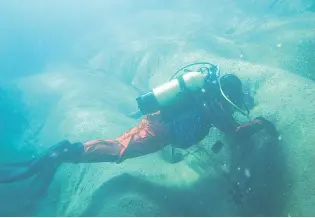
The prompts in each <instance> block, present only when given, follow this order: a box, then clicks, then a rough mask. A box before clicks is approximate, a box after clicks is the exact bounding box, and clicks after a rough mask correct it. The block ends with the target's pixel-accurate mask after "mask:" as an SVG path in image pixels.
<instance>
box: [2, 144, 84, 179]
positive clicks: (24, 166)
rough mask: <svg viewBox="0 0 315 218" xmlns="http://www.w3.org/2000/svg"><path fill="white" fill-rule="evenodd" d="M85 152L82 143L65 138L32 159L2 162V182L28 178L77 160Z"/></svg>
mask: <svg viewBox="0 0 315 218" xmlns="http://www.w3.org/2000/svg"><path fill="white" fill-rule="evenodd" d="M83 152H84V147H83V144H82V143H73V144H71V143H70V142H69V141H68V140H63V141H61V142H59V143H57V144H55V145H53V146H52V147H50V148H49V149H48V150H47V151H45V152H44V153H42V154H40V155H39V156H38V157H35V158H33V159H32V160H29V161H25V162H19V163H9V164H0V183H10V182H15V181H19V180H23V179H27V178H29V177H31V176H33V175H35V174H37V173H39V172H41V171H42V170H45V169H47V168H49V167H58V166H59V165H60V164H62V163H64V162H76V160H78V159H79V158H80V156H81V155H82V154H83Z"/></svg>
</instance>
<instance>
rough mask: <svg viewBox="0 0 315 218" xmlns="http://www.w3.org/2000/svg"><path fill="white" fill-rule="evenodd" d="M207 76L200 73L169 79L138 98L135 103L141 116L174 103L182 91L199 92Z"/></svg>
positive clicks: (190, 73)
mask: <svg viewBox="0 0 315 218" xmlns="http://www.w3.org/2000/svg"><path fill="white" fill-rule="evenodd" d="M206 78H207V74H204V73H202V72H195V71H194V72H189V73H186V74H183V75H182V76H180V77H178V78H175V79H171V80H170V81H169V82H167V83H164V84H162V85H160V86H158V87H156V88H154V89H153V90H152V91H150V92H148V93H146V94H144V95H141V96H139V97H138V98H137V99H136V101H137V103H138V107H139V109H140V111H141V112H142V114H143V115H146V114H151V113H155V112H157V111H159V110H160V109H161V108H163V107H165V106H169V105H171V104H172V103H173V102H174V101H176V99H177V96H178V94H180V93H181V92H183V91H184V90H189V91H197V90H201V89H202V88H203V87H204V85H205V82H206Z"/></svg>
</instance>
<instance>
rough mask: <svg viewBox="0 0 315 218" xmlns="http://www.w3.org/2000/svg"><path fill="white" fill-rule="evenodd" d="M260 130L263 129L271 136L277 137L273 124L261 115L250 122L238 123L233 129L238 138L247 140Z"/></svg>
mask: <svg viewBox="0 0 315 218" xmlns="http://www.w3.org/2000/svg"><path fill="white" fill-rule="evenodd" d="M261 130H265V131H266V132H267V133H268V134H269V135H270V136H272V137H275V138H278V137H279V133H278V131H277V129H276V127H275V125H274V124H273V123H272V122H271V121H269V120H267V119H265V118H264V117H262V116H259V117H256V118H255V119H254V120H252V121H250V122H246V123H243V124H241V125H239V126H238V127H237V128H236V130H235V136H236V138H237V139H238V140H247V139H249V138H250V137H252V136H253V135H255V134H256V133H258V132H259V131H261Z"/></svg>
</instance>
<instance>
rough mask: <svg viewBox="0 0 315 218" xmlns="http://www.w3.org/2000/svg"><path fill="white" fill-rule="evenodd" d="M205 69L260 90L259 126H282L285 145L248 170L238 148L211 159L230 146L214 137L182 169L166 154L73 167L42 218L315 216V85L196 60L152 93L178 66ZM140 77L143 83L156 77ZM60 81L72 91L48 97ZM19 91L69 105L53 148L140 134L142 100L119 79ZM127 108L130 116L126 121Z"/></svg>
mask: <svg viewBox="0 0 315 218" xmlns="http://www.w3.org/2000/svg"><path fill="white" fill-rule="evenodd" d="M200 59H201V60H211V61H212V62H214V63H216V64H220V66H221V67H222V70H223V72H235V73H236V74H237V75H239V76H240V77H242V78H243V79H245V80H249V81H250V82H252V83H254V84H256V96H255V97H256V99H257V106H256V107H255V109H254V111H253V116H258V115H261V114H262V115H264V116H266V117H267V118H269V119H271V120H272V121H274V122H275V123H276V125H277V127H278V128H279V130H280V132H281V135H282V140H281V141H280V144H279V145H278V146H277V147H272V146H268V145H267V146H266V149H265V148H264V149H262V148H258V150H256V152H254V153H251V154H249V155H248V157H247V159H246V161H242V160H243V159H240V158H239V151H237V150H235V149H229V148H228V147H225V148H224V150H223V151H222V152H221V153H220V154H217V155H215V154H211V153H209V152H207V151H209V150H208V149H209V146H211V145H212V144H213V142H214V141H215V139H216V138H218V137H219V138H220V137H221V136H220V134H219V133H218V132H217V131H216V130H213V131H212V135H210V136H209V137H208V138H207V139H206V140H205V141H204V142H202V143H201V144H200V145H199V149H196V151H194V149H193V151H191V152H193V153H194V155H188V156H187V155H186V157H185V159H184V160H183V161H181V162H179V163H177V164H170V163H168V162H166V161H165V160H164V159H163V158H162V157H161V156H160V155H161V153H157V154H152V155H148V156H146V157H141V158H137V159H134V160H128V161H126V162H125V163H122V164H120V165H116V164H110V163H101V164H78V165H71V164H65V165H63V166H62V167H61V168H60V170H59V171H58V173H57V174H56V176H55V178H54V180H53V182H52V184H51V186H50V188H49V189H48V193H47V195H46V196H45V197H43V200H40V199H41V198H38V199H39V200H40V202H41V204H40V207H39V208H38V212H37V215H51V216H80V215H85V216H124V215H134V216H142V215H143V216H155V215H165V216H173V215H194V216H202V215H206V216H222V215H225V216H233V215H235V214H238V215H288V214H290V215H301V216H309V215H312V214H314V213H315V211H314V209H313V207H312V205H313V204H314V201H315V199H314V197H313V196H315V195H314V194H315V193H313V192H314V190H313V189H312V187H313V186H312V184H314V181H315V178H314V174H312V173H311V172H314V170H315V169H314V163H313V161H314V147H313V142H314V140H315V139H314V136H313V135H312V134H311V132H312V126H313V125H314V111H313V110H312V108H314V106H315V102H314V97H313V96H314V94H315V86H314V84H313V83H312V82H311V81H308V80H306V79H303V78H301V77H298V76H295V75H293V74H290V73H288V72H285V71H282V70H279V69H275V68H269V67H266V66H261V65H253V64H250V63H246V62H234V61H231V60H228V59H222V58H218V57H216V56H211V55H207V54H206V53H204V52H202V51H196V52H195V53H186V54H185V55H172V56H169V59H168V60H169V61H170V62H164V64H161V65H160V66H161V67H157V68H156V69H155V70H154V72H153V75H154V76H153V77H151V80H150V81H149V84H150V86H154V85H156V84H158V83H161V82H162V81H165V79H166V78H167V77H168V76H169V74H170V72H172V71H173V68H174V66H181V65H183V64H184V63H188V62H193V61H196V60H200ZM168 63H171V64H168ZM68 72H69V69H68ZM74 72H78V71H74ZM91 73H92V74H91ZM138 73H139V74H140V75H142V74H146V73H147V71H145V70H143V71H140V72H138ZM52 78H59V80H58V81H64V82H63V83H62V82H59V83H56V85H55V86H54V87H48V86H47V85H46V84H54V82H52V81H54V80H53V79H52ZM61 78H62V79H61ZM103 78H104V80H103ZM105 81H106V82H105ZM257 81H259V83H257ZM109 82H110V83H109ZM19 84H20V87H21V88H22V89H23V90H24V91H25V92H29V95H35V96H36V95H37V94H36V92H35V91H34V92H33V93H30V92H31V91H30V90H31V89H30V88H29V87H30V86H32V87H40V88H41V90H43V91H44V92H47V93H48V92H58V93H60V95H61V98H60V99H59V100H58V102H57V103H56V104H55V106H54V110H53V111H52V112H51V113H50V115H49V117H48V118H47V122H46V125H45V127H44V128H43V130H42V132H41V134H40V141H41V142H42V144H43V145H44V147H47V146H49V145H50V144H52V143H54V142H56V141H58V140H60V139H62V138H65V137H66V138H69V139H70V140H72V141H82V140H83V141H84V140H88V139H91V138H113V137H116V136H118V135H119V134H120V133H121V132H123V131H125V130H126V129H128V128H130V127H131V126H132V125H134V124H136V122H135V121H133V120H130V119H128V118H126V117H124V113H125V112H126V111H129V109H133V108H134V107H135V103H134V98H135V97H136V96H137V93H135V92H134V90H133V88H131V87H130V86H128V85H126V84H124V83H121V82H119V80H118V79H117V78H115V77H110V76H108V75H103V74H93V72H92V71H90V72H82V71H81V72H80V74H77V73H73V72H69V73H67V72H63V73H60V72H59V73H58V72H51V73H47V74H43V75H41V76H39V77H36V76H35V77H30V78H25V79H24V80H22V81H21V82H20V83H19ZM57 84H59V85H57ZM86 84H93V85H86ZM289 84H290V85H289ZM117 89H118V90H119V92H117ZM121 105H123V107H124V108H126V110H123V111H120V110H119V108H122V107H121ZM297 145H299V146H297ZM44 147H43V148H44ZM43 148H42V149H43ZM202 148H205V151H206V153H204V151H203V150H202ZM232 148H233V147H232ZM200 149H201V150H200ZM165 152H167V151H165ZM178 152H179V151H178ZM205 154H207V155H205ZM196 156H197V157H198V158H197V159H196ZM209 156H210V158H209ZM200 161H201V162H200ZM238 168H240V170H238ZM245 169H246V170H249V171H250V172H251V177H250V178H248V177H246V176H244V175H245V174H244V170H245ZM95 175H97V176H95ZM33 182H34V184H36V183H41V180H40V178H37V179H35V180H34V181H33ZM238 182H240V183H241V184H242V185H241V188H239V189H235V187H234V185H233V184H235V183H238ZM25 188H27V184H25ZM248 189H250V190H252V191H253V192H248ZM231 190H232V195H231ZM34 192H35V191H34ZM238 192H241V193H243V194H242V195H243V198H242V199H239V198H238V197H237V196H238V195H237V194H238ZM235 193H236V194H235ZM251 193H255V194H251ZM306 195H307V196H309V197H308V198H306V197H305V196H306ZM32 196H38V193H32ZM210 196H211V197H210ZM235 196H236V197H235ZM270 196H272V198H271V197H270ZM233 199H234V200H233ZM271 199H274V201H272V200H271ZM238 200H241V201H242V202H243V207H241V208H239V209H237V207H236V202H237V201H238ZM275 202H278V203H277V204H275ZM33 203H37V202H33ZM144 208H146V209H144Z"/></svg>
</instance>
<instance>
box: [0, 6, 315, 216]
mask: <svg viewBox="0 0 315 218" xmlns="http://www.w3.org/2000/svg"><path fill="white" fill-rule="evenodd" d="M314 51H315V3H314V1H312V0H291V1H284V0H270V1H269V0H256V1H255V0H252V1H245V0H237V1H227V0H222V1H219V0H204V1H190V0H173V1H164V0H163V1H145V0H133V1H131V0H119V1H114V0H107V1H100V0H99V1H97V0H93V1H80V2H78V1H66V2H64V1H35V0H30V1H18V0H12V1H2V2H1V3H0V143H1V144H0V162H1V163H4V162H7V161H18V160H25V159H28V158H31V157H32V156H34V155H36V154H37V153H40V152H42V151H43V150H45V149H46V148H48V147H49V146H51V145H52V144H54V143H56V142H58V141H60V140H62V139H64V138H68V139H69V140H71V141H87V140H91V139H96V138H102V139H107V138H115V137H117V136H119V135H120V134H121V133H122V132H124V131H126V130H127V129H129V128H130V127H132V126H134V125H136V124H137V123H138V122H137V121H135V120H132V119H129V118H128V117H127V116H126V114H127V113H129V112H131V111H134V110H135V109H136V107H137V105H136V101H135V98H136V97H137V96H138V95H139V94H140V93H141V92H145V91H148V90H149V89H150V88H152V87H155V86H157V85H159V84H162V83H163V82H165V81H166V80H168V78H169V77H170V76H171V75H172V74H173V73H174V72H175V71H176V70H177V69H178V68H180V67H181V66H183V65H186V64H189V63H192V62H195V61H209V62H212V63H214V64H218V65H220V67H221V69H222V71H223V72H224V73H228V72H233V73H235V74H237V75H238V76H240V77H241V78H242V79H243V81H244V82H246V84H248V86H249V87H250V89H251V91H252V93H254V95H255V101H256V107H255V109H254V110H253V117H255V116H259V115H264V116H266V117H267V118H269V119H270V120H272V121H273V122H274V123H275V124H276V126H277V128H278V129H279V131H280V132H281V140H280V143H279V144H280V145H279V146H278V147H276V148H274V147H270V146H267V148H266V149H262V150H261V149H257V151H255V152H253V153H252V154H250V155H249V157H247V158H244V157H243V156H241V155H242V154H240V153H239V151H237V150H235V149H233V148H234V147H233V146H226V147H224V148H223V150H222V151H221V152H220V153H218V154H213V153H211V152H209V151H210V149H209V148H210V147H211V146H210V145H212V144H213V143H214V142H215V141H216V140H217V139H222V138H223V139H224V136H222V135H221V134H220V132H218V131H216V130H213V131H211V132H210V134H209V137H207V138H206V139H205V140H204V141H203V142H202V143H200V144H198V145H196V146H194V147H192V148H191V149H189V150H188V151H181V150H176V152H178V154H181V155H182V156H183V158H182V160H181V161H179V162H178V163H176V164H171V163H170V162H169V155H170V150H169V148H165V149H164V150H162V151H160V152H157V153H155V154H151V155H148V156H144V157H140V158H136V159H132V160H128V161H126V162H124V163H122V164H117V165H116V164H109V163H101V164H79V165H73V164H65V165H63V166H62V167H61V168H59V169H58V171H57V172H56V174H55V175H54V177H53V179H52V178H51V174H49V172H47V175H42V176H41V177H39V178H32V179H30V180H27V181H23V182H20V183H14V184H9V185H0V205H1V207H0V215H2V216H248V215H250V216H261V215H265V216H288V215H290V216H314V215H315V209H314V206H313V205H314V203H315V197H314V196H315V190H314V185H313V184H315V176H314V175H315V173H314V172H315V168H314V161H315V152H314V150H315V149H314V141H315V138H314V136H313V127H314V124H315V114H314V110H313V108H314V107H315V100H314V96H315V86H314V79H315V72H314V71H315V70H314V66H315V62H314V60H315V53H314ZM239 168H240V170H238V169H239ZM95 175H97V176H95ZM248 175H250V176H248ZM50 180H52V182H51V183H50V182H49V181H50ZM237 183H241V184H242V185H241V186H240V187H238V186H237V187H235V184H237ZM253 193H254V194H253ZM239 199H242V202H243V203H242V204H243V205H242V206H241V207H240V206H239V205H238V203H237V202H238V201H239Z"/></svg>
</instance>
